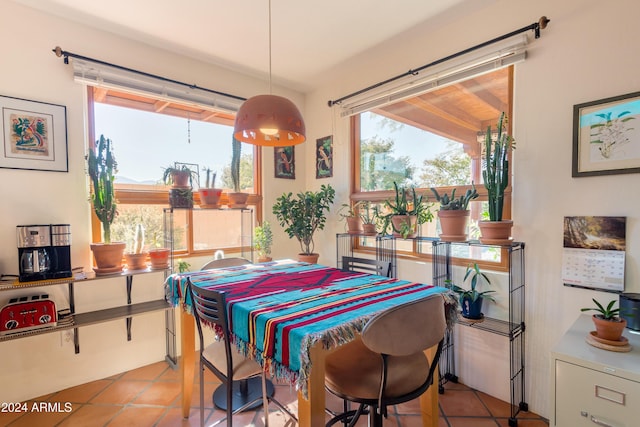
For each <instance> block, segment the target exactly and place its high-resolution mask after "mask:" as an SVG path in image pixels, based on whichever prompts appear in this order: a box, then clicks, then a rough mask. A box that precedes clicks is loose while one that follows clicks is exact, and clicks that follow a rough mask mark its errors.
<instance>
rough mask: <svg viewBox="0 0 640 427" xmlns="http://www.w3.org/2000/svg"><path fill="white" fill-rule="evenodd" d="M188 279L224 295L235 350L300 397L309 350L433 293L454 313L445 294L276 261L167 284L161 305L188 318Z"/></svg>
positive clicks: (350, 335)
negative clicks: (282, 380)
mask: <svg viewBox="0 0 640 427" xmlns="http://www.w3.org/2000/svg"><path fill="white" fill-rule="evenodd" d="M188 280H190V281H191V282H192V283H193V285H194V286H198V287H202V288H207V289H216V290H220V291H224V292H226V301H227V304H228V313H229V317H230V319H229V320H230V329H231V333H232V336H233V340H234V342H235V344H236V345H237V346H238V348H240V349H241V350H242V351H243V352H244V353H245V354H247V355H248V356H250V357H252V358H254V359H255V360H257V361H259V362H260V363H261V364H263V366H265V367H267V368H268V369H269V371H270V372H271V373H272V374H273V375H275V376H276V377H277V378H286V379H288V380H289V381H290V382H292V383H295V384H296V386H297V387H298V389H299V390H302V391H303V393H304V394H305V395H306V383H307V378H308V374H309V372H310V369H311V362H310V349H311V347H312V346H314V345H315V344H316V343H318V342H322V345H323V346H324V347H325V348H332V347H335V346H338V345H341V344H344V343H346V342H349V341H351V340H352V339H354V337H355V336H357V335H358V333H359V332H360V331H362V328H363V327H364V325H365V324H366V322H367V321H368V320H369V319H370V318H371V317H372V316H373V315H374V314H376V313H378V312H381V311H383V310H385V309H388V308H390V307H393V306H395V305H398V304H402V303H404V302H409V301H413V300H416V299H418V298H422V297H425V296H427V295H430V294H433V293H446V295H447V296H448V299H447V301H450V302H451V303H452V305H453V306H454V307H455V297H451V298H449V296H450V295H449V292H448V290H447V289H446V288H441V287H435V286H430V285H425V284H421V283H415V282H410V281H406V280H399V279H390V278H388V277H383V276H376V275H371V274H365V273H354V272H343V271H340V270H338V269H336V268H332V267H326V266H323V265H318V264H307V263H301V262H297V261H292V260H279V261H273V262H269V263H263V264H246V265H243V266H238V267H227V268H220V269H212V270H205V271H198V272H190V273H182V274H174V275H172V276H170V277H168V278H167V280H166V283H165V286H166V292H167V300H168V301H169V302H170V303H172V304H173V305H175V306H178V305H182V306H183V308H184V309H185V310H187V311H189V312H191V301H190V299H189V298H188V296H187V297H185V296H186V292H185V290H186V286H187V283H188Z"/></svg>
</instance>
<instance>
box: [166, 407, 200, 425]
mask: <svg viewBox="0 0 640 427" xmlns="http://www.w3.org/2000/svg"><path fill="white" fill-rule="evenodd" d="M210 414H211V409H206V410H205V412H204V417H205V420H206V419H207V418H208V417H209V415H210ZM156 427H200V409H199V408H191V412H190V413H189V418H188V419H184V418H182V409H181V408H171V409H169V410H168V411H167V412H166V413H165V414H164V415H163V416H162V417H161V418H160V421H159V422H158V424H157V425H156Z"/></svg>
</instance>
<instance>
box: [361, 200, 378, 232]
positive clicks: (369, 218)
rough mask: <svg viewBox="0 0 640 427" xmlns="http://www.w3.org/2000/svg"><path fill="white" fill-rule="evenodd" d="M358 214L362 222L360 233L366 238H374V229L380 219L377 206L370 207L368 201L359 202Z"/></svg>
mask: <svg viewBox="0 0 640 427" xmlns="http://www.w3.org/2000/svg"><path fill="white" fill-rule="evenodd" d="M358 212H359V215H360V220H361V221H362V232H363V234H366V235H367V236H375V235H376V234H377V231H376V228H377V226H378V221H379V219H380V214H379V211H378V206H377V205H375V206H371V202H370V201H368V200H367V201H364V202H359V206H358Z"/></svg>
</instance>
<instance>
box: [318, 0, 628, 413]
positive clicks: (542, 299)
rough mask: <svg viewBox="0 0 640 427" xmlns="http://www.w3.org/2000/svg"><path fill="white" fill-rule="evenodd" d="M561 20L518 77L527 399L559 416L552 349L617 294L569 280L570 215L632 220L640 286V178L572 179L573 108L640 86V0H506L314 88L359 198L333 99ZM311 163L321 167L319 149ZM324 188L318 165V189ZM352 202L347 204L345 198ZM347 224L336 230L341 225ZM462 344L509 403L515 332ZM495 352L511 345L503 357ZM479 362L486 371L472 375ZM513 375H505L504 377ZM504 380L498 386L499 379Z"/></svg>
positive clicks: (391, 47) (344, 186)
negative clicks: (587, 311) (598, 303)
mask: <svg viewBox="0 0 640 427" xmlns="http://www.w3.org/2000/svg"><path fill="white" fill-rule="evenodd" d="M542 15H546V16H548V17H549V18H550V19H551V22H550V24H549V26H548V28H547V29H546V30H543V31H542V37H541V38H540V39H538V40H535V41H531V43H530V46H529V49H528V58H527V60H526V62H524V63H522V64H518V65H517V66H516V72H515V108H514V119H513V123H514V136H515V139H516V140H517V150H516V152H515V161H514V162H515V166H514V167H515V177H514V181H513V186H514V209H513V218H514V221H515V227H514V230H513V235H514V236H515V238H516V239H517V240H521V241H524V242H526V281H527V283H526V285H527V288H526V289H527V290H526V292H527V294H526V310H527V315H526V347H527V350H526V389H527V396H526V400H527V401H528V403H529V407H530V409H531V410H532V411H534V412H536V413H539V414H541V415H543V416H547V415H548V411H549V402H548V398H549V396H548V393H547V390H549V386H548V384H549V376H550V373H549V369H550V368H549V350H550V348H551V347H552V345H553V344H554V343H555V342H557V341H558V340H559V338H560V337H561V335H562V334H563V332H564V331H565V330H566V329H568V327H569V326H570V325H571V324H572V323H573V321H574V320H575V319H576V318H577V317H578V315H579V309H580V308H581V307H585V306H590V305H591V301H590V300H591V298H592V297H602V298H603V299H606V300H608V299H611V298H612V296H611V295H602V294H599V293H597V292H593V291H587V290H580V289H574V288H568V287H564V286H563V285H562V280H561V266H562V231H563V230H562V227H563V217H564V216H570V215H621V216H627V217H628V220H627V244H628V245H627V260H626V262H627V266H626V286H627V290H629V291H633V292H638V291H639V290H640V284H639V283H638V281H639V280H640V272H639V260H638V245H639V244H640V243H639V242H640V229H639V228H638V213H637V212H638V211H639V208H640V201H639V199H638V197H637V196H636V194H635V193H636V191H635V189H636V188H637V187H638V185H639V184H640V175H638V174H629V175H611V176H603V177H589V178H572V177H571V155H572V154H571V153H572V114H573V109H572V107H573V105H574V104H579V103H583V102H588V101H591V100H597V99H601V98H606V97H611V96H616V95H620V94H625V93H630V92H634V91H638V90H640V74H638V72H637V70H638V69H639V66H640V58H639V57H638V55H637V52H638V46H637V37H636V36H635V31H634V29H635V28H636V27H637V18H638V16H640V3H638V2H637V1H634V0H616V1H614V2H608V3H603V2H599V1H596V0H563V1H555V0H539V1H536V2H531V1H526V0H498V1H494V2H491V3H490V5H489V6H487V7H486V8H485V9H482V10H479V11H476V12H474V13H472V14H471V15H469V16H467V17H465V18H462V19H459V20H456V21H455V22H443V21H440V22H438V23H435V24H434V23H432V24H425V25H421V26H418V27H416V28H414V30H412V31H410V32H408V33H407V34H404V35H401V36H399V37H397V38H396V39H394V40H390V41H388V42H386V43H383V44H382V45H380V46H378V47H377V48H376V49H374V50H372V51H370V52H367V53H366V54H363V55H361V56H358V57H355V58H353V60H352V61H350V62H349V63H346V64H343V65H342V67H341V69H340V72H341V75H340V77H339V78H337V79H335V80H334V81H333V82H331V83H330V84H328V85H327V86H326V87H323V88H322V89H321V90H318V91H316V92H314V93H313V94H310V95H309V96H308V98H307V101H306V110H307V117H312V118H313V121H312V123H311V126H310V128H312V129H313V130H314V132H315V133H327V134H329V133H333V134H334V135H336V147H335V148H336V150H335V155H334V157H335V167H336V169H335V172H334V178H333V179H331V180H330V182H331V184H332V185H335V186H336V187H337V188H338V192H339V193H340V194H341V195H345V194H348V182H347V179H345V178H346V177H348V176H349V174H348V168H349V164H348V139H347V138H348V133H347V121H346V120H340V119H335V118H334V117H333V116H332V114H331V111H330V109H329V108H327V106H326V102H327V100H329V99H336V98H339V97H341V96H343V95H346V94H348V93H350V92H353V91H355V90H358V89H361V88H364V87H366V86H368V85H370V84H373V83H375V82H377V81H380V80H384V79H386V78H388V77H391V76H394V75H398V74H401V73H403V72H405V71H406V70H408V69H411V68H416V67H418V66H420V65H423V64H426V63H429V62H431V61H433V60H436V59H438V58H440V57H443V56H446V55H449V54H452V53H454V52H457V51H460V50H462V49H465V48H468V47H470V46H473V45H475V44H478V43H481V42H484V41H486V40H490V39H492V38H494V37H497V36H499V35H502V34H504V33H508V32H510V31H512V30H515V29H518V28H521V27H524V26H527V25H529V24H532V23H533V22H536V21H537V20H538V19H539V18H540V16H542ZM307 155H308V157H307V159H306V161H307V162H308V163H309V164H312V163H311V161H312V160H311V156H312V153H310V152H308V153H307ZM317 185H319V183H318V181H317V180H315V177H314V176H313V173H312V171H311V170H308V171H307V187H314V186H317ZM338 203H341V201H338ZM339 230H340V228H339V226H337V225H336V226H335V227H334V231H339ZM321 238H322V240H321V242H319V243H320V244H321V252H322V253H328V254H333V253H334V251H335V249H334V246H335V243H334V240H333V235H332V233H325V234H323V235H322V236H321ZM427 271H428V268H424V266H420V265H411V263H408V262H402V263H401V264H400V268H399V272H400V275H401V276H403V277H405V276H406V277H407V278H410V279H414V280H420V279H423V278H424V277H425V276H426V274H428V273H426V272H427ZM461 334H463V335H464V336H463V337H461V338H462V339H460V340H459V341H458V343H457V351H458V353H459V360H460V361H461V362H462V363H461V364H459V365H458V370H459V375H460V379H461V381H463V382H465V383H467V384H469V385H471V386H473V387H477V388H479V389H481V390H485V391H488V392H490V393H491V394H493V395H495V396H497V397H500V398H503V399H505V398H506V400H508V394H506V393H507V392H508V385H507V388H506V389H505V388H504V382H502V383H501V382H500V379H505V380H506V378H508V369H509V367H508V359H507V358H504V357H503V358H502V360H500V359H501V358H500V355H501V354H502V355H503V356H506V357H508V356H507V355H508V346H507V341H506V339H505V338H502V337H498V336H495V335H491V334H488V333H485V332H481V331H469V330H464V331H461ZM496 348H498V349H502V350H503V351H502V352H496V350H495V349H496ZM475 367H478V368H479V370H480V372H478V373H472V372H471V371H472V369H473V368H475ZM505 373H506V374H505ZM490 378H496V379H498V380H497V381H494V382H493V384H496V385H495V386H493V385H492V384H491V382H489V381H488V379H490Z"/></svg>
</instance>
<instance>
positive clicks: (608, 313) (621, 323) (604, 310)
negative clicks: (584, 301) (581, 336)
mask: <svg viewBox="0 0 640 427" xmlns="http://www.w3.org/2000/svg"><path fill="white" fill-rule="evenodd" d="M592 301H593V302H594V304H595V305H596V306H595V307H586V308H581V309H580V311H595V312H596V314H594V315H593V316H591V319H592V320H593V324H594V325H595V327H596V335H597V337H598V338H600V339H603V340H606V341H620V340H621V338H622V332H623V331H624V328H625V327H626V326H627V321H626V320H625V319H623V318H621V317H620V316H619V315H620V307H618V308H613V305H614V304H615V303H616V300H611V301H609V303H608V304H607V306H606V307H605V306H604V305H602V304H601V303H600V302H598V301H597V300H596V299H595V298H592Z"/></svg>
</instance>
